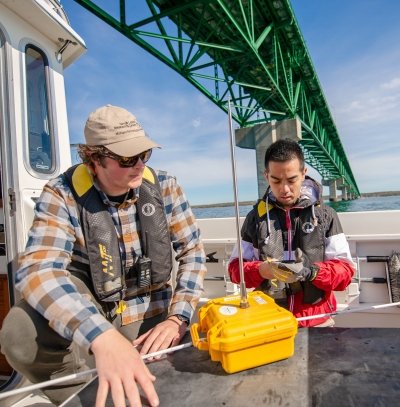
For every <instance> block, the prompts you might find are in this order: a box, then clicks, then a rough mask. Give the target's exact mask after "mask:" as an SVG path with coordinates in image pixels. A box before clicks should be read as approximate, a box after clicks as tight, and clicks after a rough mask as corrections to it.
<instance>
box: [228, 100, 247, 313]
mask: <svg viewBox="0 0 400 407" xmlns="http://www.w3.org/2000/svg"><path fill="white" fill-rule="evenodd" d="M228 120H229V139H230V147H231V163H232V179H233V193H234V201H235V219H236V235H237V247H238V256H239V272H240V308H248V307H249V302H248V300H247V291H246V284H245V282H244V271H243V254H242V240H241V237H240V212H239V199H238V190H237V178H236V160H235V144H236V143H235V134H234V131H233V123H232V108H231V99H230V98H229V99H228Z"/></svg>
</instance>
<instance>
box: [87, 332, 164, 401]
mask: <svg viewBox="0 0 400 407" xmlns="http://www.w3.org/2000/svg"><path fill="white" fill-rule="evenodd" d="M91 350H92V352H93V353H94V356H95V360H96V369H97V374H98V376H99V387H98V389H97V396H96V407H104V406H105V404H106V399H107V394H108V392H109V391H111V395H112V399H113V403H114V406H115V407H126V402H125V397H126V398H127V399H128V400H129V405H130V406H132V407H140V406H142V403H141V400H140V394H139V390H138V387H137V386H138V385H139V386H140V387H141V388H142V389H143V391H144V394H145V396H146V397H147V399H148V401H149V404H150V405H151V406H154V407H155V406H158V405H159V400H158V396H157V393H156V391H155V389H154V384H153V382H154V381H155V379H156V378H155V377H154V376H153V375H152V374H151V373H150V371H149V370H148V368H147V366H146V365H145V364H144V362H143V360H142V358H141V356H140V355H139V353H138V351H137V350H136V349H135V348H134V347H133V346H132V344H131V343H130V342H129V341H128V340H127V339H126V338H125V337H124V336H122V335H121V334H120V333H119V332H118V331H116V330H115V329H109V330H108V331H106V332H104V333H102V334H101V335H99V336H98V337H97V338H96V339H95V340H94V341H93V343H92V346H91Z"/></svg>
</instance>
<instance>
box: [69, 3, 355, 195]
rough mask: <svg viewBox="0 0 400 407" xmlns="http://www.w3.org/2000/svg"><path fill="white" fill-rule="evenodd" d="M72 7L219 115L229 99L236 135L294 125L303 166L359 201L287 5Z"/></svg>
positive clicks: (129, 4) (298, 28)
mask: <svg viewBox="0 0 400 407" xmlns="http://www.w3.org/2000/svg"><path fill="white" fill-rule="evenodd" d="M75 1H76V2H77V3H79V4H80V5H82V6H83V7H85V8H86V9H87V10H89V11H90V12H92V13H93V14H95V15H96V16H98V17H99V18H101V19H102V20H103V21H105V22H106V23H107V24H109V25H110V26H112V27H114V28H115V29H116V30H118V31H120V32H121V33H122V34H123V35H125V36H126V37H127V38H129V39H130V40H131V41H133V42H134V43H136V44H137V45H139V46H141V47H142V48H144V49H145V50H147V51H148V52H149V53H151V54H152V55H153V56H155V57H156V58H158V59H159V60H161V61H162V62H164V63H165V64H167V65H168V66H169V67H170V68H172V69H173V70H175V71H176V72H178V73H179V74H180V75H182V76H183V77H184V78H186V79H187V80H188V81H189V82H190V83H191V84H192V85H193V86H195V87H196V88H197V89H198V90H200V91H201V92H202V93H203V94H204V95H206V96H207V97H208V98H209V99H210V100H211V101H212V102H214V103H215V104H216V105H217V106H219V107H220V108H221V109H222V110H224V111H225V112H227V109H228V108H227V101H228V99H230V100H231V103H232V107H233V119H234V120H235V121H236V122H237V123H238V125H239V126H240V127H241V128H244V127H249V126H253V125H255V124H260V123H270V122H271V121H272V122H273V121H275V120H277V121H281V120H284V119H292V118H298V119H299V120H300V123H301V140H300V144H301V145H302V146H303V148H304V151H305V156H306V160H307V162H308V163H309V164H310V165H311V166H312V167H314V168H315V169H316V170H317V171H318V172H319V173H320V174H321V176H322V178H323V179H324V181H325V182H326V183H327V184H328V185H330V186H334V188H341V189H344V190H345V192H346V195H347V196H348V197H349V198H355V197H358V196H359V195H360V192H359V190H358V187H357V183H356V181H355V179H354V176H353V173H352V170H351V167H350V164H349V162H348V160H347V157H346V154H345V151H344V148H343V145H342V143H341V140H340V138H339V134H338V131H337V129H336V126H335V123H334V120H333V118H332V115H331V113H330V111H329V107H328V105H327V102H326V99H325V96H324V93H323V90H322V88H321V85H320V82H319V80H318V77H317V74H316V72H315V70H314V67H313V64H312V60H311V57H310V55H309V52H308V50H307V47H306V44H305V42H304V39H303V36H302V34H301V31H300V27H299V25H298V23H297V21H296V18H295V15H294V12H293V9H292V7H291V4H290V0H213V1H210V0H147V1H144V0H142V1H139V0H135V1H134V2H133V1H127V0H119V1H113V2H104V1H100V0H96V1H92V0H75ZM98 3H101V4H98ZM255 147H256V146H247V148H255Z"/></svg>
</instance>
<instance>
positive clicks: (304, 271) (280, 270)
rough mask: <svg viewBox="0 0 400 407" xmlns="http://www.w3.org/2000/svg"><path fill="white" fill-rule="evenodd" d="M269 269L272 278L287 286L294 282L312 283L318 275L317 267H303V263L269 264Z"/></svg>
mask: <svg viewBox="0 0 400 407" xmlns="http://www.w3.org/2000/svg"><path fill="white" fill-rule="evenodd" d="M270 268H271V270H272V274H273V275H274V278H276V279H277V280H279V281H283V282H284V283H287V284H290V283H295V282H296V281H312V280H314V278H315V277H316V276H317V274H318V267H316V266H312V267H310V268H308V267H304V264H303V262H299V263H282V262H271V263H270Z"/></svg>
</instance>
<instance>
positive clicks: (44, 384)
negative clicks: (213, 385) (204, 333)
mask: <svg viewBox="0 0 400 407" xmlns="http://www.w3.org/2000/svg"><path fill="white" fill-rule="evenodd" d="M190 346H192V342H187V343H182V344H180V345H177V346H173V347H172V348H167V349H163V350H159V351H157V352H152V353H148V354H146V355H143V356H142V359H143V360H146V359H150V358H154V357H156V356H160V355H163V354H165V353H171V352H175V351H177V350H181V349H184V348H188V347H190ZM95 372H96V369H90V370H85V371H84V372H79V373H73V374H70V375H67V376H63V377H58V378H57V379H52V380H47V381H45V382H41V383H36V384H32V385H30V386H25V387H21V388H20V389H14V390H10V391H6V392H2V393H0V400H2V399H5V398H6V397H10V396H16V395H17V394H21V393H28V392H31V391H34V390H39V389H42V388H43V387H48V386H54V385H56V384H60V383H64V382H69V381H71V380H75V379H77V378H79V377H82V376H88V375H91V374H92V373H95Z"/></svg>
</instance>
